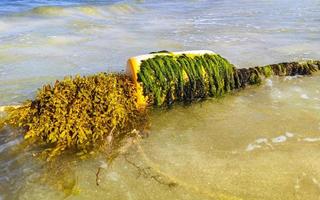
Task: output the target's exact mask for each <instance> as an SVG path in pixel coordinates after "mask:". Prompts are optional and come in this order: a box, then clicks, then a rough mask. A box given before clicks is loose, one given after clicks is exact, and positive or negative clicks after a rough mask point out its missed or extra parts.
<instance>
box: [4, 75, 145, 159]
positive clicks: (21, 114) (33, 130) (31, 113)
mask: <svg viewBox="0 0 320 200" xmlns="http://www.w3.org/2000/svg"><path fill="white" fill-rule="evenodd" d="M135 97H136V89H135V87H134V85H133V84H132V82H131V81H130V79H129V78H128V77H127V76H125V75H121V74H106V73H100V74H97V75H92V76H86V77H85V76H84V77H80V76H76V77H74V78H72V77H66V78H65V79H64V80H62V81H56V82H55V84H54V85H53V86H51V85H45V86H43V88H42V89H40V90H39V91H38V93H37V95H36V97H35V99H34V100H33V101H27V102H25V103H24V104H23V105H22V106H20V107H18V108H9V109H7V113H8V115H7V117H6V119H5V124H8V125H11V126H18V127H20V128H22V129H23V130H24V137H25V138H26V139H28V138H29V139H34V140H37V141H39V142H40V143H44V144H45V145H47V146H48V148H47V150H48V153H49V157H53V156H56V155H59V154H61V153H62V152H64V150H67V149H69V150H70V149H72V150H75V151H80V152H85V153H86V152H89V151H91V150H94V151H96V150H97V149H99V147H106V146H107V147H108V148H109V149H110V148H111V149H112V148H116V147H117V145H118V144H119V142H120V141H121V140H123V139H124V138H126V137H127V136H128V135H130V132H131V131H132V130H134V129H135V128H137V127H140V125H141V124H142V123H144V119H145V117H146V113H145V111H144V110H141V109H139V108H138V106H137V105H136V99H135Z"/></svg>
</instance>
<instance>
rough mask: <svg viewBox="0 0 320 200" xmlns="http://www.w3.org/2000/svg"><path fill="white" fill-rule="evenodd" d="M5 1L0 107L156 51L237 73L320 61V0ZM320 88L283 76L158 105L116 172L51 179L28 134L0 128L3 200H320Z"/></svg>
mask: <svg viewBox="0 0 320 200" xmlns="http://www.w3.org/2000/svg"><path fill="white" fill-rule="evenodd" d="M3 2H6V3H3V5H2V4H0V13H1V14H0V105H8V104H17V103H19V102H21V101H22V100H24V99H27V98H32V97H33V96H34V94H35V92H36V89H37V88H38V87H40V86H41V85H42V84H43V83H51V82H52V81H53V80H55V79H57V78H63V77H64V76H66V75H74V74H93V73H96V72H100V71H122V70H123V69H124V66H125V64H126V59H127V58H128V57H130V56H133V55H137V54H142V53H148V52H150V51H156V50H163V49H166V50H170V51H175V50H188V49H210V50H213V51H216V52H218V53H220V54H221V55H222V56H224V57H226V58H227V59H229V60H230V61H231V62H232V63H234V64H236V65H237V66H239V67H247V66H254V65H260V64H270V63H275V62H281V61H289V60H291V61H293V60H300V59H305V58H313V59H320V48H319V46H320V26H319V23H320V14H319V13H320V3H319V2H318V1H316V0H306V1H286V0H280V1H276V0H268V1H267V0H265V1H254V0H240V1H228V0H226V1H218V0H217V1H209V0H208V1H206V0H201V1H200V0H199V1H197V0H192V1H191V0H190V1H178V0H177V1H109V2H108V3H105V2H103V1H99V2H98V1H97V2H95V3H92V1H48V2H46V3H43V2H45V1H27V0H25V1H3ZM8 2H10V3H11V4H9V3H8ZM13 2H16V4H14V3H13ZM17 2H18V3H17ZM44 5H50V6H47V7H43V6H44ZM54 5H56V6H54ZM319 83H320V75H319V74H316V75H314V76H312V77H294V78H276V77H274V78H272V79H270V80H266V81H264V83H263V84H262V85H261V86H259V87H253V88H248V89H246V90H244V91H240V92H239V93H235V94H233V95H231V96H227V97H225V98H222V99H219V100H214V99H211V100H207V101H204V102H199V103H195V104H193V105H190V106H181V105H176V106H175V107H174V108H172V109H169V110H158V109H155V110H154V111H153V112H152V114H151V115H152V116H151V122H152V123H151V132H150V134H149V137H148V138H146V139H144V140H143V141H141V142H140V143H138V144H139V145H133V146H132V147H131V148H130V149H129V151H128V155H127V156H126V157H124V156H120V157H119V158H118V159H116V160H115V161H114V163H113V164H112V165H111V166H109V167H108V168H106V167H105V166H106V164H104V159H103V158H100V157H98V158H95V159H89V160H85V161H77V162H76V163H73V164H70V163H69V162H67V161H66V162H61V164H60V168H61V171H58V172H52V173H53V174H51V175H50V174H49V175H48V174H46V173H42V172H43V171H45V170H44V167H45V166H46V165H43V164H42V163H41V162H40V161H37V160H36V159H34V158H32V154H33V153H34V152H33V151H29V150H26V149H25V148H23V147H21V141H22V139H21V138H20V137H19V136H18V135H19V133H16V132H15V130H2V131H1V134H0V199H255V200H260V199H269V200H275V199H306V200H309V199H310V200H313V199H319V198H320V151H319V150H320V146H319V145H320V115H319V111H320V88H319V86H318V85H319ZM69 164H70V166H69ZM99 166H100V167H101V166H102V167H103V168H102V169H101V171H100V175H99V179H100V184H99V186H97V185H96V172H97V169H98V167H99ZM137 166H138V167H139V169H140V171H139V169H138V168H137ZM50 180H51V181H50ZM59 180H60V182H59Z"/></svg>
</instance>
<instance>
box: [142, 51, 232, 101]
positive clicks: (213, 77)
mask: <svg viewBox="0 0 320 200" xmlns="http://www.w3.org/2000/svg"><path fill="white" fill-rule="evenodd" d="M233 73H234V67H233V65H232V64H230V63H229V62H228V61H227V60H226V59H224V58H222V57H221V56H220V55H212V54H205V55H195V56H190V55H185V54H182V55H179V56H172V55H157V56H155V57H153V58H149V59H147V60H143V61H142V63H141V66H140V71H139V73H138V81H139V82H140V83H142V85H143V89H144V95H146V96H148V97H149V99H151V100H152V102H151V103H153V104H155V105H158V106H159V105H163V104H165V103H166V104H171V103H172V102H173V101H184V102H186V101H192V100H196V99H201V98H204V97H207V96H211V97H219V96H222V95H224V94H225V93H227V92H230V91H231V90H232V89H233V88H234V87H235V81H234V74H233Z"/></svg>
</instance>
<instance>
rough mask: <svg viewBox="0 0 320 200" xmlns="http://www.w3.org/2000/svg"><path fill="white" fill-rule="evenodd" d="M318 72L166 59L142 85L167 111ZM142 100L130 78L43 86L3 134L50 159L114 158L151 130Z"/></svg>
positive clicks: (217, 59)
mask: <svg viewBox="0 0 320 200" xmlns="http://www.w3.org/2000/svg"><path fill="white" fill-rule="evenodd" d="M318 70H320V62H319V61H303V62H285V63H279V64H272V65H266V66H257V67H251V68H242V69H238V68H236V67H235V66H234V65H232V64H231V63H229V62H228V61H227V60H226V59H224V58H223V57H221V56H220V55H216V54H204V55H192V56H191V55H186V54H182V55H173V54H172V55H171V54H165V55H156V56H154V57H153V58H149V59H146V60H143V61H142V63H141V66H140V71H139V72H138V81H139V83H141V85H142V87H143V92H144V95H145V96H147V97H148V99H149V103H150V104H152V105H156V106H162V105H171V104H172V103H174V102H192V101H196V100H199V99H204V98H207V97H214V98H219V97H222V96H224V95H226V94H228V93H230V92H232V91H236V90H239V89H242V88H245V87H247V86H248V85H259V84H261V83H262V81H263V79H264V78H268V77H270V76H272V75H277V76H295V75H311V74H312V73H313V72H315V71H318ZM137 97H138V93H137V90H136V88H135V86H134V84H133V82H132V81H131V79H130V77H127V76H126V75H124V74H106V73H99V74H96V75H92V76H84V77H80V76H76V77H73V78H72V77H67V78H65V79H64V80H62V81H56V82H55V84H54V85H53V86H51V85H45V86H43V88H41V89H40V90H39V91H38V93H37V95H36V97H35V99H34V100H29V101H26V102H24V103H23V104H22V105H21V106H20V107H18V108H15V107H11V108H8V109H7V115H6V117H5V119H4V120H0V128H1V127H2V126H6V125H9V126H17V127H19V128H21V129H22V130H23V131H24V136H25V138H26V139H30V140H31V139H32V140H36V141H37V142H39V143H42V144H46V145H47V148H46V150H45V152H46V153H47V154H46V155H47V156H48V158H52V157H55V156H56V155H59V154H61V153H63V152H65V151H66V150H73V151H76V152H77V153H80V154H81V155H83V154H86V153H88V152H91V151H99V149H103V150H105V149H107V150H108V153H109V154H110V155H112V156H113V155H116V153H114V152H115V149H117V148H119V147H121V145H122V144H123V141H124V139H125V138H130V137H132V136H136V135H137V132H138V133H139V131H135V130H136V129H138V130H142V129H144V128H145V127H146V126H147V125H148V121H147V120H146V117H147V114H146V110H144V109H141V108H139V106H138V104H137ZM80 154H79V155H80Z"/></svg>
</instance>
